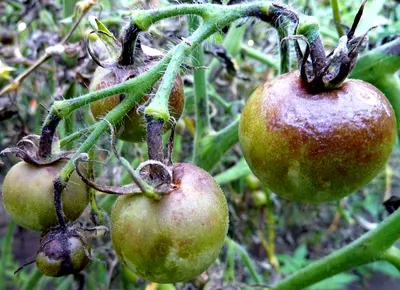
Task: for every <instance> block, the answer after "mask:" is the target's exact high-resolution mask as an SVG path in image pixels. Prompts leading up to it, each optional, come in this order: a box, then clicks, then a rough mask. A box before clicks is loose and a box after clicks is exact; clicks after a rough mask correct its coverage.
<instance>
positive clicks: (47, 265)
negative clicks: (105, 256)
mask: <svg viewBox="0 0 400 290" xmlns="http://www.w3.org/2000/svg"><path fill="white" fill-rule="evenodd" d="M82 239H84V241H85V244H84V243H83V242H82ZM82 239H80V238H78V237H60V236H58V238H57V239H54V240H51V241H48V242H45V243H44V246H43V247H42V248H41V250H40V251H39V252H38V253H37V255H36V266H37V267H38V269H39V271H40V272H41V273H42V274H44V275H46V276H49V277H61V276H65V275H69V274H74V273H78V272H80V271H82V270H83V269H84V268H85V267H86V266H87V264H88V263H89V257H88V256H87V254H86V252H89V251H90V246H89V243H88V242H87V240H86V239H85V238H84V237H83V235H82ZM85 246H86V247H88V248H87V249H86V250H85Z"/></svg>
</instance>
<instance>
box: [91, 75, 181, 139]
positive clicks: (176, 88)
mask: <svg viewBox="0 0 400 290" xmlns="http://www.w3.org/2000/svg"><path fill="white" fill-rule="evenodd" d="M117 72H118V71H115V70H114V71H113V70H110V69H104V68H102V67H98V68H97V69H96V71H95V73H94V76H93V80H92V82H91V84H90V87H89V90H90V91H97V90H100V89H104V88H107V87H110V86H113V85H116V84H118V83H119V82H118V80H117V76H116V73H117ZM118 73H119V72H118ZM134 76H135V75H129V74H128V75H127V76H126V77H125V79H129V78H132V77H134ZM146 101H147V97H144V98H143V100H142V102H141V103H142V104H143V103H144V102H146ZM120 102H121V96H120V95H113V96H110V97H107V98H105V99H101V100H98V101H96V102H93V103H91V104H90V111H91V112H92V115H93V117H94V118H95V119H101V118H104V117H105V115H106V114H107V113H108V112H109V111H111V110H112V109H114V108H115V107H116V106H117V105H118V104H119V103H120ZM184 102H185V99H184V93H183V82H182V79H181V77H180V76H179V75H177V77H176V78H175V80H174V85H173V87H172V91H171V95H170V97H169V106H168V107H169V113H170V115H171V117H174V118H175V120H178V119H179V117H180V116H181V114H182V111H183V108H184ZM170 128H171V126H170V124H169V123H166V124H165V129H166V130H169V129H170ZM117 133H118V138H120V139H122V140H125V141H128V142H143V141H144V140H145V139H146V123H145V120H144V116H143V115H141V114H139V113H138V112H137V106H135V107H134V108H133V109H132V110H131V111H129V112H128V114H127V115H126V116H125V117H124V118H123V120H122V122H121V123H120V124H118V125H117Z"/></svg>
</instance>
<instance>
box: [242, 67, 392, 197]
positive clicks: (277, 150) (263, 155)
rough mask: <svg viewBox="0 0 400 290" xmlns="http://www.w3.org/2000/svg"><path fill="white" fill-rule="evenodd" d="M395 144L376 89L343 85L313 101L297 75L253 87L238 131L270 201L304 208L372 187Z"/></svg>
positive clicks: (352, 82)
mask: <svg viewBox="0 0 400 290" xmlns="http://www.w3.org/2000/svg"><path fill="white" fill-rule="evenodd" d="M395 137H396V122H395V116H394V112H393V109H392V107H391V105H390V104H389V102H388V100H387V99H386V97H385V96H384V95H383V94H382V93H381V92H380V91H379V90H378V89H376V88H375V87H374V86H372V85H370V84H368V83H366V82H363V81H360V80H347V81H346V82H344V84H343V85H342V86H341V87H340V88H338V89H333V90H328V91H323V92H320V93H311V92H309V91H308V90H307V88H306V85H305V84H304V83H303V82H302V81H301V80H300V79H299V77H298V74H297V73H295V72H293V73H288V74H284V75H281V76H279V77H277V78H275V79H273V80H271V81H269V82H267V83H265V84H264V85H262V86H261V87H259V88H258V89H257V90H256V91H255V92H254V93H253V94H252V96H251V97H250V99H249V100H248V102H247V104H246V106H245V108H244V110H243V114H242V117H241V120H240V127H239V139H240V145H241V148H242V151H243V154H244V156H245V158H246V161H247V163H248V164H249V166H250V168H251V169H252V171H253V172H254V174H255V175H256V176H257V177H258V178H259V179H260V180H261V181H262V182H263V183H265V184H266V185H267V186H268V187H269V188H270V189H271V190H272V191H274V192H275V193H276V194H278V195H280V196H282V197H285V198H287V199H289V200H292V201H299V202H308V203H320V202H326V201H333V200H338V199H340V198H342V197H344V196H346V195H348V194H350V193H352V192H354V191H355V190H357V189H359V188H361V187H362V186H364V185H365V184H367V183H368V182H369V181H371V179H372V178H373V177H374V176H375V175H376V174H377V173H378V172H379V170H380V169H381V168H382V167H383V166H384V164H385V163H386V162H387V161H388V158H389V156H390V154H391V152H392V149H393V146H394V142H395Z"/></svg>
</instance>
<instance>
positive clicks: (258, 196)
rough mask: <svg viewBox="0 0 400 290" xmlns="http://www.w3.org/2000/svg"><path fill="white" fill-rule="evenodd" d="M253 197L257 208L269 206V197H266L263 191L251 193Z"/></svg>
mask: <svg viewBox="0 0 400 290" xmlns="http://www.w3.org/2000/svg"><path fill="white" fill-rule="evenodd" d="M251 196H252V197H253V203H254V205H255V206H256V207H262V206H264V205H266V204H267V197H266V196H265V192H264V191H262V190H256V191H253V192H252V193H251Z"/></svg>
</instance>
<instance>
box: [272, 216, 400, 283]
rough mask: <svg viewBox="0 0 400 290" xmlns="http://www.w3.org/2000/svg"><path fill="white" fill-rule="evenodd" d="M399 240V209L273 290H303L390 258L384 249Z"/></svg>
mask: <svg viewBox="0 0 400 290" xmlns="http://www.w3.org/2000/svg"><path fill="white" fill-rule="evenodd" d="M399 238H400V210H397V211H396V212H394V213H393V214H392V215H390V216H389V217H388V218H386V219H385V220H384V221H383V222H382V223H380V225H379V226H378V227H376V228H375V229H373V230H371V231H369V232H368V233H366V234H364V235H363V236H361V237H360V238H358V239H357V240H355V241H354V242H352V243H351V244H349V245H347V246H346V247H344V248H341V249H339V250H336V251H335V252H333V253H332V254H330V255H328V256H326V257H324V258H322V259H320V260H318V261H315V262H313V263H311V264H309V265H308V266H306V267H305V268H303V269H301V270H300V271H297V272H295V273H294V274H292V275H291V276H289V277H287V278H285V279H283V280H282V281H280V282H279V283H278V284H277V285H276V286H275V287H274V289H276V290H283V289H303V288H305V287H307V286H309V285H312V284H314V283H317V282H319V281H321V280H324V279H326V278H329V277H331V276H334V275H336V274H338V273H341V272H344V271H347V270H350V269H352V268H354V267H358V266H361V265H364V264H368V263H371V262H374V261H377V260H382V259H385V258H387V257H388V255H390V251H389V254H387V249H388V248H389V247H391V246H392V245H393V244H394V243H395V242H396V241H397V240H398V239H399ZM391 252H393V251H392V250H391Z"/></svg>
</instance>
